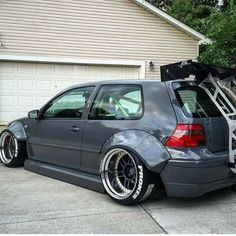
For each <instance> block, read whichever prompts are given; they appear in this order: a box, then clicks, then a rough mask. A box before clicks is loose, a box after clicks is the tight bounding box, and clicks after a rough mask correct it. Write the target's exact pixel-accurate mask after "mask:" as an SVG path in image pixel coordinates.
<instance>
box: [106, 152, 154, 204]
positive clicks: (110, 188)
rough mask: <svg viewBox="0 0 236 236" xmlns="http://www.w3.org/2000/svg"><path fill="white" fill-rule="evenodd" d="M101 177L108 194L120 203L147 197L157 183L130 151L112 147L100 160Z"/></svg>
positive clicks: (132, 202) (138, 200)
mask: <svg viewBox="0 0 236 236" xmlns="http://www.w3.org/2000/svg"><path fill="white" fill-rule="evenodd" d="M101 177H102V182H103V186H104V188H105V190H106V191H107V193H108V195H109V196H110V197H111V198H112V199H114V200H115V201H117V202H119V203H121V204H134V203H137V202H140V201H143V200H145V199H147V198H148V197H149V196H150V195H151V193H152V192H153V190H154V189H156V187H157V183H152V181H155V180H151V179H150V173H149V172H148V171H147V169H146V167H145V166H144V165H143V163H142V162H141V161H140V160H139V158H138V157H137V156H136V155H134V154H133V153H131V152H128V151H126V150H124V149H120V148H117V149H112V150H110V151H109V152H108V153H106V155H105V156H104V158H103V159H102V161H101Z"/></svg>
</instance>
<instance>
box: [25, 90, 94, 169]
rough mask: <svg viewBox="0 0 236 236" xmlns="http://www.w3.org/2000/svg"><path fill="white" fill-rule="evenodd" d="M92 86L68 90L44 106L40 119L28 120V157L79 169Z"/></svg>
mask: <svg viewBox="0 0 236 236" xmlns="http://www.w3.org/2000/svg"><path fill="white" fill-rule="evenodd" d="M93 89H94V86H89V87H80V88H75V89H71V90H69V91H67V92H65V93H63V94H61V95H59V96H58V97H56V98H55V99H54V100H52V101H50V102H49V103H48V104H47V105H46V106H45V108H43V110H42V112H41V115H40V118H39V119H37V120H31V121H30V123H29V125H28V128H27V132H28V137H29V141H28V154H29V158H30V159H34V160H37V161H41V162H45V163H49V164H54V165H57V166H63V167H67V168H72V169H79V168H80V161H81V140H82V132H83V128H84V119H83V113H84V112H85V110H86V105H87V101H88V99H89V97H90V96H91V93H92V91H93Z"/></svg>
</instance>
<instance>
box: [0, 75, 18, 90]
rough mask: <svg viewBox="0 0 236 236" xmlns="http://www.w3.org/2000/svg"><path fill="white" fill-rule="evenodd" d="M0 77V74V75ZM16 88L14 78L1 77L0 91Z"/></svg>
mask: <svg viewBox="0 0 236 236" xmlns="http://www.w3.org/2000/svg"><path fill="white" fill-rule="evenodd" d="M0 78H1V75H0ZM15 88H16V81H15V78H8V79H7V78H6V79H5V77H4V78H1V79H0V93H1V94H2V92H4V91H6V90H14V89H15Z"/></svg>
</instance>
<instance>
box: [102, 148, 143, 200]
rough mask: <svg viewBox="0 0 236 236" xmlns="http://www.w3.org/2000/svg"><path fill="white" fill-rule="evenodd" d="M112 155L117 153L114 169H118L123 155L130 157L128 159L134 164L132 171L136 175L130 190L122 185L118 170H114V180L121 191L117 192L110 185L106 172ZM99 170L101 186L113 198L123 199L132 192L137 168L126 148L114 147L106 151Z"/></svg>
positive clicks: (136, 179)
mask: <svg viewBox="0 0 236 236" xmlns="http://www.w3.org/2000/svg"><path fill="white" fill-rule="evenodd" d="M114 155H117V157H116V160H115V170H117V169H118V165H119V161H120V160H121V159H122V157H123V156H128V157H129V158H130V161H131V162H132V163H133V164H134V171H135V173H136V177H135V183H134V187H133V189H132V190H130V189H127V188H125V187H124V186H123V184H122V183H121V181H120V178H119V177H118V171H116V172H115V178H116V181H117V184H118V186H119V188H120V190H122V191H123V192H122V193H119V192H117V191H116V190H115V189H114V188H113V187H112V183H111V182H110V179H109V174H108V173H109V168H108V167H109V164H110V161H111V159H112V158H113V157H114ZM100 170H101V178H102V183H103V186H104V188H105V190H106V191H107V192H108V193H109V194H110V196H112V197H113V198H115V199H117V200H124V199H127V198H128V197H130V196H131V195H132V194H133V192H134V190H135V189H136V187H137V184H138V168H137V164H136V163H135V160H134V158H133V157H132V155H130V153H129V152H127V151H126V150H124V149H121V148H116V149H112V150H110V151H109V152H107V154H106V155H105V156H104V158H103V159H102V162H101V169H100Z"/></svg>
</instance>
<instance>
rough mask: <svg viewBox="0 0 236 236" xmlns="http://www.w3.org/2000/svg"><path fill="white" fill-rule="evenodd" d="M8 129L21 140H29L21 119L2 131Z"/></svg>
mask: <svg viewBox="0 0 236 236" xmlns="http://www.w3.org/2000/svg"><path fill="white" fill-rule="evenodd" d="M6 130H9V131H10V132H11V133H12V134H13V135H14V136H15V137H16V139H17V140H19V141H26V140H27V136H26V133H25V129H24V126H23V124H22V123H21V122H19V121H14V122H13V123H11V124H10V125H9V126H8V127H6V129H4V130H3V131H2V132H4V131H6Z"/></svg>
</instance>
